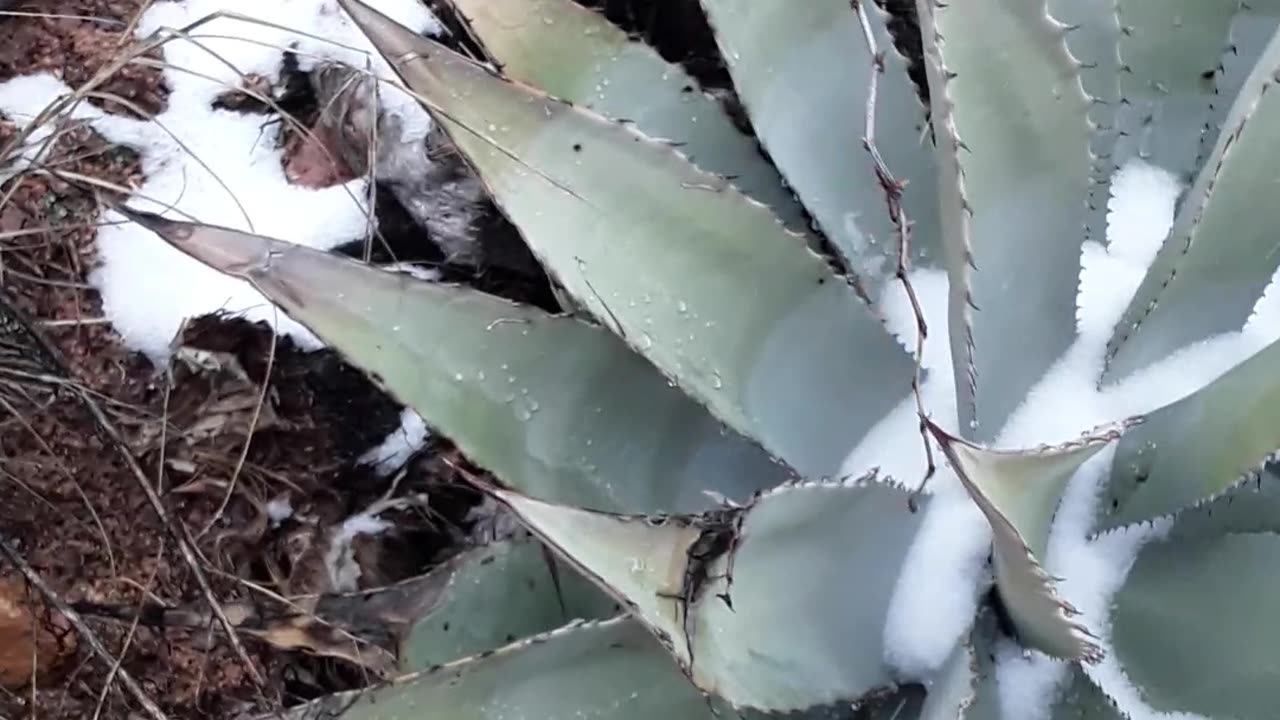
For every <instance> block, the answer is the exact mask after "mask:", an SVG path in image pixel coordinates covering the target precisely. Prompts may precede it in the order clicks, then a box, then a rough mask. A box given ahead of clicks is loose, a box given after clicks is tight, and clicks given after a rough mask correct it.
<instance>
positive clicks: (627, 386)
mask: <svg viewBox="0 0 1280 720" xmlns="http://www.w3.org/2000/svg"><path fill="white" fill-rule="evenodd" d="M133 217H134V218H135V219H136V220H138V221H139V222H143V223H145V224H147V225H148V227H150V228H152V230H154V231H155V232H157V233H158V234H160V235H161V236H163V237H164V238H165V239H167V240H168V241H169V242H171V243H173V244H174V245H175V246H176V247H178V248H179V249H181V250H183V251H185V252H188V253H190V254H191V255H193V256H195V257H196V258H198V259H200V260H202V261H204V262H206V263H208V264H210V265H212V266H213V267H215V268H217V269H219V270H221V271H223V272H226V273H229V274H231V275H234V276H237V277H240V278H242V279H245V280H248V281H249V282H251V283H253V285H254V287H256V288H257V289H258V290H260V291H261V292H263V293H264V294H265V295H267V296H268V297H270V298H271V299H272V300H273V301H275V302H276V303H278V304H279V305H280V307H281V308H282V309H283V310H284V311H285V312H286V313H288V314H289V315H290V316H292V317H293V318H294V319H296V320H298V321H299V322H301V323H303V324H304V325H306V326H307V327H308V328H309V329H310V330H312V331H313V332H315V333H316V334H317V335H319V336H320V337H321V338H323V339H324V340H326V341H327V342H329V343H331V344H333V345H334V346H335V347H336V348H338V349H339V350H340V351H341V352H342V353H343V354H344V356H345V357H346V358H347V359H348V360H350V361H351V362H352V363H354V364H356V365H357V366H359V367H361V368H363V369H364V370H365V371H366V372H368V373H369V374H370V375H372V376H373V377H374V378H375V379H376V380H377V381H379V382H380V383H382V384H383V385H384V386H386V387H387V389H388V390H389V391H390V392H391V393H392V394H393V395H395V396H396V397H397V398H398V399H399V400H401V401H402V402H404V403H405V404H407V405H409V406H411V407H413V408H414V409H415V410H417V411H418V413H419V414H421V415H422V417H423V418H424V419H425V420H426V422H427V424H428V425H430V426H432V427H433V428H435V429H437V430H439V431H440V432H442V433H443V434H444V435H446V436H448V437H449V438H450V439H451V440H453V441H454V442H455V443H457V445H458V446H459V447H460V448H461V449H462V450H463V451H464V452H465V453H466V454H467V455H468V457H470V458H471V459H473V460H474V461H475V462H477V463H479V464H480V465H482V466H484V467H485V468H487V469H489V470H491V471H493V472H494V473H496V474H497V475H498V476H499V477H501V478H503V480H504V481H505V482H507V483H510V484H512V485H513V486H516V487H519V488H521V489H522V490H524V491H525V492H528V493H530V494H533V495H537V496H539V497H547V498H552V499H557V500H562V501H564V502H571V503H575V504H581V505H587V506H591V507H599V508H607V509H623V508H625V509H629V510H635V511H639V512H653V511H658V510H680V511H693V510H701V509H703V508H705V507H707V506H708V505H709V504H710V501H709V500H708V498H707V497H706V495H705V494H704V492H703V491H704V490H714V491H717V492H719V493H721V494H723V495H726V496H728V497H732V498H739V499H744V498H745V497H747V496H749V495H750V494H751V493H753V492H755V491H756V490H759V489H761V488H766V487H772V486H773V485H775V484H777V483H778V482H780V481H782V480H783V479H784V478H785V477H786V471H785V469H784V468H782V467H781V466H779V465H778V464H777V463H775V462H773V461H772V460H771V459H770V458H769V457H768V456H767V455H766V454H765V453H764V452H762V451H761V450H760V449H759V448H757V447H756V446H755V445H753V444H751V443H750V442H748V441H746V440H745V439H743V438H742V437H740V436H738V435H736V434H734V433H731V432H727V431H726V430H725V428H724V426H723V425H721V424H720V423H717V422H715V421H714V420H713V419H712V418H711V417H710V416H708V415H707V413H706V412H705V410H703V409H702V408H701V407H700V406H698V405H697V404H696V403H694V402H692V401H691V400H689V399H688V398H687V397H685V396H684V395H682V394H681V393H680V392H679V391H678V390H676V389H674V388H671V387H669V386H668V384H667V382H666V381H665V380H664V379H663V378H662V376H661V375H659V374H658V373H657V372H655V371H654V370H653V367H652V366H651V365H649V364H648V363H646V362H644V360H643V359H642V358H640V357H639V356H637V355H635V354H634V353H631V352H630V351H628V350H627V348H626V346H625V345H623V344H622V343H621V342H618V340H617V338H616V337H614V336H613V335H611V334H610V333H609V332H607V331H605V330H604V329H602V328H599V327H595V326H592V325H588V324H585V323H582V322H579V321H577V320H574V319H571V318H566V317H555V316H551V315H548V314H547V313H545V312H543V311H541V310H538V309H536V308H532V307H527V306H521V305H516V304H513V303H510V302H506V301H503V300H499V299H497V298H494V297H491V296H488V295H485V294H483V293H479V292H476V291H474V290H470V289H466V288H461V287H456V286H450V285H443V284H438V283H430V282H424V281H420V280H417V279H415V278H413V277H411V276H409V275H407V274H404V273H391V272H385V271H381V270H378V269H376V268H373V267H369V266H367V265H361V264H359V263H356V262H354V261H351V260H348V259H346V258H341V257H338V256H335V255H330V254H327V253H323V252H319V251H315V250H310V249H307V248H303V247H301V246H297V245H290V244H289V243H284V242H279V241H276V240H271V239H268V238H263V237H260V236H256V235H249V234H245V233H240V232H236V231H233V230H226V229H223V228H217V227H213V226H207V225H192V224H186V223H180V222H176V221H169V220H162V219H159V218H157V217H155V216H153V215H144V214H138V213H133Z"/></svg>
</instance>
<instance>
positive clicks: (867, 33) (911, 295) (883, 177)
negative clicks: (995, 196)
mask: <svg viewBox="0 0 1280 720" xmlns="http://www.w3.org/2000/svg"><path fill="white" fill-rule="evenodd" d="M862 2H863V0H849V4H850V5H851V6H852V7H853V11H854V12H855V13H857V15H858V22H859V23H860V24H861V26H862V35H863V39H864V40H865V41H866V43H867V52H869V53H871V74H870V75H871V77H870V79H869V80H868V89H867V112H866V118H865V120H864V126H865V130H864V134H863V137H862V147H863V148H865V149H866V151H867V154H869V155H870V156H871V161H872V163H873V164H874V166H875V173H876V182H878V183H879V184H880V188H881V190H883V191H884V199H885V205H886V206H887V207H888V210H889V218H890V219H891V220H892V221H893V225H894V227H895V228H896V229H897V251H898V260H897V265H896V267H895V269H894V276H895V277H896V278H897V280H898V281H899V282H901V283H902V288H903V289H904V290H905V291H906V293H907V299H908V300H909V301H910V302H911V311H912V312H913V313H914V314H915V319H916V346H915V353H914V361H915V367H914V369H913V371H912V375H911V392H912V394H914V395H915V399H916V415H917V416H918V417H919V420H920V439H921V441H922V442H924V456H925V473H924V478H923V479H922V480H921V481H920V485H919V487H917V488H916V489H915V491H913V492H912V493H911V499H910V500H909V503H910V506H911V509H912V511H913V512H914V511H915V510H916V507H917V505H916V498H917V496H918V495H919V494H920V493H921V492H922V491H923V490H924V488H925V485H927V484H928V482H929V479H930V478H931V477H933V474H934V473H935V472H937V465H936V464H935V463H934V460H933V446H932V445H931V444H930V441H929V429H928V427H929V421H928V414H927V413H926V412H925V407H924V397H923V395H922V394H921V392H920V369H921V365H922V364H923V362H924V341H925V339H926V338H927V337H928V336H929V326H928V325H927V324H926V323H925V320H924V311H923V310H922V309H921V307H920V299H919V298H918V297H917V296H916V290H915V288H914V287H913V286H912V285H911V279H910V277H909V275H910V272H911V222H910V220H908V219H907V215H906V212H904V211H903V209H902V189H903V188H904V187H906V183H905V182H904V181H901V180H898V179H896V178H895V177H894V176H893V173H892V172H890V171H889V167H888V165H886V164H885V162H884V158H883V157H882V156H881V155H880V149H879V148H878V147H876V96H877V93H878V91H879V88H880V76H881V75H882V74H884V51H883V50H881V49H880V46H879V43H877V42H876V36H875V33H874V32H873V31H872V29H871V18H869V17H867V9H866V8H865V7H864V6H863V4H862Z"/></svg>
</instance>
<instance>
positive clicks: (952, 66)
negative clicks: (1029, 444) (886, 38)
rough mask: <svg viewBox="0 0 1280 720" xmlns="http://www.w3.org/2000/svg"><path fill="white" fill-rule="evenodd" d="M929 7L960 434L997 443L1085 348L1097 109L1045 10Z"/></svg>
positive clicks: (1017, 1) (923, 11) (925, 18)
mask: <svg viewBox="0 0 1280 720" xmlns="http://www.w3.org/2000/svg"><path fill="white" fill-rule="evenodd" d="M917 7H918V8H919V10H920V19H921V33H922V35H923V38H924V53H925V65H926V69H927V70H928V75H929V88H930V99H931V103H932V105H933V125H934V129H935V133H936V134H937V140H938V157H939V165H940V172H939V174H938V177H939V183H940V189H939V193H940V194H941V196H942V239H943V243H944V245H945V247H946V249H947V256H948V260H947V263H948V274H949V276H950V280H951V299H950V311H949V312H950V322H949V326H950V338H951V356H952V364H953V366H954V368H955V370H954V372H955V376H956V391H957V395H958V401H959V410H960V422H961V429H962V431H963V432H964V433H965V434H966V436H968V437H970V438H973V439H978V440H990V439H992V438H994V437H995V436H996V434H997V433H998V432H999V431H1000V429H1001V427H1002V425H1003V424H1004V420H1005V419H1006V418H1007V417H1008V415H1009V413H1010V412H1012V411H1013V409H1014V408H1015V407H1016V406H1017V405H1018V403H1019V402H1021V401H1022V399H1023V398H1024V397H1025V396H1026V393H1027V391H1028V390H1029V389H1030V388H1031V386H1032V384H1033V383H1035V382H1036V381H1038V380H1039V379H1040V377H1041V376H1042V375H1043V374H1044V372H1045V370H1047V369H1048V367H1049V365H1050V364H1051V363H1053V362H1054V361H1055V360H1056V359H1057V358H1058V357H1059V356H1060V355H1061V354H1062V353H1063V352H1064V351H1065V350H1066V348H1067V346H1068V345H1069V344H1070V343H1071V342H1072V339H1073V338H1074V337H1075V326H1076V320H1075V314H1076V289H1077V281H1078V276H1079V264H1080V262H1079V259H1080V246H1081V243H1082V242H1083V240H1084V235H1085V233H1084V228H1085V226H1086V222H1087V218H1086V210H1087V200H1088V195H1089V174H1090V163H1091V160H1090V155H1089V134H1090V131H1089V122H1088V118H1087V113H1088V105H1089V101H1088V100H1087V99H1086V97H1085V95H1084V91H1083V90H1082V89H1081V84H1080V76H1079V73H1078V70H1077V65H1076V62H1075V61H1074V60H1073V59H1072V58H1071V56H1070V54H1069V53H1068V52H1067V49H1066V46H1065V45H1064V44H1063V35H1064V32H1065V29H1064V27H1063V26H1061V25H1059V24H1058V23H1056V22H1055V21H1053V20H1052V19H1051V18H1049V16H1048V14H1047V12H1046V10H1045V0H967V1H966V2H950V3H946V4H943V3H940V2H937V1H936V0H918V3H917ZM992 47H999V48H1000V52H992Z"/></svg>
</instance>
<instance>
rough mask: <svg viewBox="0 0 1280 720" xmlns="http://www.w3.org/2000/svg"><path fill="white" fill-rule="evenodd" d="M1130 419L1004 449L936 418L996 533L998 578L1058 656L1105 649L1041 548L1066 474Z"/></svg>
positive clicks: (1014, 612) (1028, 635) (1024, 631)
mask: <svg viewBox="0 0 1280 720" xmlns="http://www.w3.org/2000/svg"><path fill="white" fill-rule="evenodd" d="M1134 422H1136V421H1133V420H1130V421H1125V422H1123V423H1118V424H1113V425H1107V426H1103V427H1101V428H1098V429H1096V430H1095V431H1093V432H1091V433H1088V434H1086V435H1083V436H1082V437H1081V438H1080V439H1078V440H1075V441H1072V442H1068V443H1064V444H1062V445H1058V446H1052V447H1041V448H1035V449H1033V450H1024V451H999V450H991V449H988V448H984V447H981V446H978V445H975V444H973V443H970V442H968V441H966V440H963V439H961V438H958V437H956V436H954V435H952V434H950V433H949V432H947V431H946V430H944V429H942V428H941V427H939V426H937V425H936V424H934V423H932V422H931V423H929V430H930V432H931V434H932V435H933V436H934V438H935V439H936V440H937V441H938V444H939V445H940V446H941V447H942V451H943V453H944V454H945V455H946V457H947V459H948V460H949V461H950V463H951V466H952V468H953V469H954V470H955V472H956V475H957V476H958V477H959V479H960V481H961V483H962V484H963V485H964V487H965V489H966V490H967V491H968V492H969V496H970V497H971V498H972V499H973V501H974V502H975V503H976V504H977V505H978V508H979V509H980V510H981V511H982V514H983V515H985V516H986V518H987V521H988V523H989V524H990V525H991V529H992V532H993V534H994V546H995V566H996V586H997V589H998V590H999V593H1000V597H1001V599H1002V600H1003V601H1004V602H1005V605H1006V606H1007V608H1008V610H1009V614H1010V616H1011V617H1012V619H1013V622H1014V625H1015V626H1016V627H1017V629H1018V632H1019V635H1020V636H1021V637H1022V639H1023V641H1024V642H1026V643H1027V644H1028V645H1031V646H1032V647H1035V648H1037V649H1039V650H1042V651H1044V652H1045V653H1047V654H1049V655H1052V656H1054V657H1059V658H1064V659H1071V660H1083V661H1085V662H1096V661H1098V660H1100V659H1101V657H1102V649H1101V648H1100V647H1099V646H1098V644H1097V643H1095V642H1094V639H1095V638H1094V636H1093V634H1092V633H1090V632H1089V630H1088V629H1087V628H1085V627H1084V626H1083V625H1081V624H1080V623H1078V622H1076V621H1075V620H1073V619H1072V617H1073V616H1075V615H1077V614H1078V613H1077V612H1076V610H1075V608H1073V607H1072V606H1071V605H1070V604H1069V603H1067V602H1066V601H1064V600H1063V599H1062V598H1061V597H1059V596H1058V594H1057V592H1056V591H1055V590H1054V588H1053V580H1052V578H1050V577H1049V575H1048V573H1046V572H1045V570H1044V567H1043V566H1042V565H1041V562H1040V560H1039V556H1040V555H1043V553H1044V551H1045V549H1046V546H1047V545H1048V539H1049V530H1050V526H1051V523H1052V520H1053V516H1054V513H1055V512H1056V510H1057V507H1058V503H1059V502H1060V500H1061V499H1062V494H1063V492H1064V491H1065V489H1066V485H1067V482H1068V481H1069V480H1070V479H1071V477H1072V475H1074V474H1075V471H1076V470H1077V469H1078V468H1079V467H1080V466H1081V465H1082V464H1083V463H1084V462H1085V461H1086V460H1088V459H1089V458H1090V457H1092V456H1093V455H1094V454H1095V453H1097V452H1098V451H1100V450H1101V449H1102V448H1103V447H1105V446H1106V445H1107V444H1108V443H1110V442H1112V441H1114V440H1115V439H1116V438H1118V437H1120V435H1121V434H1122V433H1123V432H1124V430H1125V429H1126V428H1127V427H1129V426H1131V425H1132V424H1134Z"/></svg>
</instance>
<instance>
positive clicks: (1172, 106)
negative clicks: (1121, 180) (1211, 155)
mask: <svg viewBox="0 0 1280 720" xmlns="http://www.w3.org/2000/svg"><path fill="white" fill-rule="evenodd" d="M1238 6H1239V2H1238V0H1116V9H1117V11H1118V12H1119V15H1120V25H1121V27H1123V28H1124V29H1125V31H1124V32H1123V33H1122V34H1121V35H1120V41H1119V51H1120V62H1121V65H1122V66H1123V69H1124V71H1123V72H1122V73H1121V75H1120V93H1121V97H1122V98H1123V102H1122V104H1121V105H1120V107H1119V109H1118V112H1117V116H1116V124H1117V128H1118V130H1119V132H1120V136H1119V137H1118V138H1117V141H1116V149H1115V154H1116V164H1117V165H1122V164H1123V163H1124V161H1126V160H1128V159H1129V158H1132V157H1142V158H1146V159H1148V160H1150V161H1151V162H1153V163H1155V164H1157V165H1160V166H1161V167H1163V168H1165V169H1166V170H1169V171H1171V172H1174V173H1177V174H1179V175H1181V176H1183V177H1186V178H1190V177H1191V175H1192V173H1193V171H1194V169H1195V164H1194V163H1195V160H1196V155H1197V149H1198V147H1199V140H1200V135H1201V132H1202V131H1203V129H1204V126H1205V123H1206V122H1207V121H1208V118H1209V105H1210V103H1211V102H1212V100H1213V97H1214V84H1215V80H1216V78H1217V70H1218V66H1219V60H1220V59H1221V58H1222V56H1223V53H1224V52H1225V51H1226V50H1227V34H1228V28H1229V27H1230V24H1231V16H1232V15H1233V14H1234V13H1235V12H1236V8H1237V7H1238Z"/></svg>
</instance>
